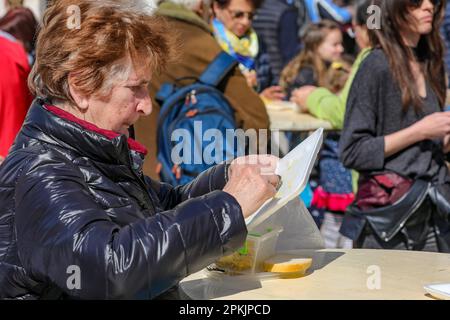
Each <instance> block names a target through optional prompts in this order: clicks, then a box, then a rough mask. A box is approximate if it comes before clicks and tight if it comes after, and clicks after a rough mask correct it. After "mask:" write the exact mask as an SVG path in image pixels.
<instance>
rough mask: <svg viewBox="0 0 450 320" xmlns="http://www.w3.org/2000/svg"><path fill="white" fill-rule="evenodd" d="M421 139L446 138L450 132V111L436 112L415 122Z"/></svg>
mask: <svg viewBox="0 0 450 320" xmlns="http://www.w3.org/2000/svg"><path fill="white" fill-rule="evenodd" d="M413 128H414V131H415V132H416V133H417V135H418V137H419V138H420V141H421V140H432V139H444V138H445V137H446V136H447V135H449V134H450V112H435V113H433V114H431V115H429V116H426V117H425V118H423V119H422V120H420V121H418V122H416V123H415V124H413Z"/></svg>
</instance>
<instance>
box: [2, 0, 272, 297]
mask: <svg viewBox="0 0 450 320" xmlns="http://www.w3.org/2000/svg"><path fill="white" fill-rule="evenodd" d="M130 3H131V4H130ZM71 4H72V1H69V0H60V1H55V2H54V4H53V5H52V6H51V7H49V8H48V9H47V12H46V13H45V16H44V21H43V25H42V29H41V31H40V34H39V36H38V39H37V60H36V64H35V66H34V69H33V71H32V75H31V76H30V85H31V88H32V91H34V93H35V94H36V95H37V96H38V97H41V98H40V99H37V100H36V101H35V103H34V104H33V105H32V107H31V110H30V112H29V114H28V116H27V119H26V121H25V124H24V126H23V128H22V130H21V131H20V133H19V135H18V137H17V139H16V142H15V145H14V146H13V148H12V150H11V153H10V154H9V155H8V157H7V158H6V160H5V162H4V163H3V165H2V166H1V168H0V190H1V192H0V298H21V299H26V298H29V299H33V298H34V299H36V298H81V299H93V298H95V299H117V298H119V299H120V298H136V297H139V298H153V297H156V296H158V295H160V294H161V293H164V292H166V291H167V290H168V289H170V288H171V287H173V286H174V285H176V284H177V283H178V282H179V281H180V280H181V279H182V278H184V277H185V276H187V275H188V274H190V273H193V272H196V271H198V270H200V269H201V268H203V267H205V266H207V265H208V264H210V263H211V262H213V261H214V260H215V259H218V258H219V257H221V256H222V255H224V254H227V253H230V252H231V251H233V250H236V249H237V248H239V247H240V246H242V245H243V242H244V240H245V237H246V234H247V230H246V226H245V221H244V218H245V217H247V216H249V215H250V214H251V213H252V212H254V211H255V210H256V209H257V208H258V207H259V206H261V205H262V204H263V203H264V202H265V201H266V200H267V199H269V198H270V197H272V196H273V195H274V194H275V187H274V186H275V185H276V184H277V183H278V178H277V177H276V176H275V175H273V174H272V172H273V169H274V165H275V163H276V160H277V159H276V158H274V157H270V156H266V157H263V156H262V157H258V156H255V157H254V158H253V159H248V158H244V159H238V160H235V161H234V162H232V163H231V164H229V165H226V164H223V165H218V166H216V167H213V168H212V169H211V170H209V171H208V172H205V173H203V174H202V175H201V176H199V177H198V178H197V179H196V180H195V181H194V182H192V183H191V184H189V185H186V186H183V187H179V188H172V187H171V186H169V185H166V184H161V183H158V182H156V181H152V180H150V179H149V178H147V177H145V176H143V175H142V171H141V166H142V162H143V159H144V155H145V153H146V150H145V148H144V147H142V145H140V144H139V143H137V142H136V141H134V140H132V139H130V138H128V137H127V135H128V129H129V127H130V126H131V125H133V123H134V122H135V121H136V120H137V119H138V118H139V117H140V116H143V115H148V114H149V113H150V112H151V102H150V97H149V95H148V93H147V86H148V84H149V81H150V80H151V75H152V72H153V71H155V69H156V67H161V66H164V64H166V63H167V57H170V56H171V54H172V49H171V48H172V39H171V38H170V36H169V35H168V32H167V28H166V27H165V23H164V21H163V20H161V18H156V17H154V16H151V15H150V14H147V13H145V12H147V11H145V10H144V9H145V8H142V7H140V6H139V3H138V2H136V3H135V1H119V0H114V1H113V0H111V1H108V3H107V4H105V1H101V2H99V1H94V0H80V1H77V4H78V6H79V8H80V12H81V19H80V20H79V21H81V25H80V26H79V27H77V26H74V27H73V28H68V26H69V25H71V24H67V19H71V18H73V17H72V16H70V15H69V14H70V12H76V10H74V11H71V10H68V8H69V6H70V5H71ZM68 12H69V13H68ZM73 21H77V20H76V19H75V20H71V22H73ZM247 160H256V161H253V162H252V163H255V164H247V163H248V162H250V161H247ZM262 169H264V171H263V170H262Z"/></svg>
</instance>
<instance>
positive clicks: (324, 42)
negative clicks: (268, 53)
mask: <svg viewBox="0 0 450 320" xmlns="http://www.w3.org/2000/svg"><path fill="white" fill-rule="evenodd" d="M302 43H303V45H304V47H303V49H302V51H301V52H300V53H299V54H298V55H297V56H296V57H295V58H294V59H293V60H292V61H291V62H290V63H289V64H288V65H287V66H286V67H285V68H284V69H283V71H282V73H281V78H280V85H281V86H282V87H283V88H284V89H285V90H286V92H287V94H288V96H289V97H290V95H291V93H292V91H293V90H294V89H297V88H299V87H302V86H305V85H315V86H325V85H326V83H327V79H326V73H327V70H328V67H329V66H330V65H331V63H333V62H334V61H337V60H339V59H341V55H342V53H343V51H344V48H343V46H342V33H341V31H340V28H339V25H337V24H336V23H335V22H333V21H329V20H322V21H320V22H318V23H316V24H311V25H309V26H308V27H307V28H306V29H305V32H304V35H303V37H302Z"/></svg>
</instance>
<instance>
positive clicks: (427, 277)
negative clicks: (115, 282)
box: [180, 249, 450, 300]
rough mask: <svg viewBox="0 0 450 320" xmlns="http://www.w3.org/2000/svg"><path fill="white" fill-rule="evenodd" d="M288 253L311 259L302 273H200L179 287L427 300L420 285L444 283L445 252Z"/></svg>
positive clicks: (225, 293) (232, 294)
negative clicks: (261, 276)
mask: <svg viewBox="0 0 450 320" xmlns="http://www.w3.org/2000/svg"><path fill="white" fill-rule="evenodd" d="M289 253H291V254H295V255H298V256H299V257H312V258H313V265H312V267H311V268H310V270H309V271H308V273H307V275H306V276H305V277H303V278H298V279H289V280H286V279H276V280H263V281H260V280H254V279H253V280H250V279H249V280H244V281H243V280H238V279H236V280H233V279H231V278H233V277H229V276H228V277H227V278H226V279H212V278H209V277H206V271H200V272H198V273H196V274H193V275H191V276H189V277H187V278H186V279H184V280H183V281H182V282H181V284H180V288H181V290H182V292H183V293H184V294H186V295H187V296H189V297H190V298H192V299H220V300H229V299H236V300H241V299H246V300H272V299H283V300H297V299H305V300H332V299H338V300H350V299H358V300H380V299H386V300H394V299H408V300H422V299H433V298H432V297H431V296H429V295H428V294H427V293H426V291H425V290H424V289H423V286H424V285H426V284H431V283H450V254H440V253H427V252H412V251H386V250H362V249H360V250H358V249H352V250H331V249H324V250H315V251H313V250H300V251H293V252H289ZM230 279H231V280H230Z"/></svg>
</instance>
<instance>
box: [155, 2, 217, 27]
mask: <svg viewBox="0 0 450 320" xmlns="http://www.w3.org/2000/svg"><path fill="white" fill-rule="evenodd" d="M156 14H157V15H160V16H165V17H169V18H174V19H178V20H182V21H185V22H187V23H190V24H193V25H196V26H197V27H200V28H202V29H204V30H205V31H207V32H208V33H210V34H213V32H212V29H211V27H210V25H209V24H208V23H206V22H205V21H204V20H203V19H202V18H200V17H199V16H198V15H197V14H196V13H195V12H193V11H192V10H189V9H188V8H186V7H185V6H183V5H179V4H176V3H172V2H167V1H165V2H162V3H161V4H160V5H159V7H158V10H157V11H156Z"/></svg>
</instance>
